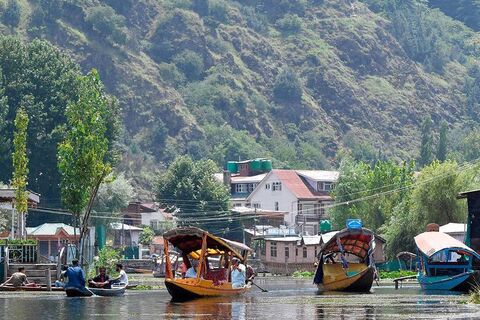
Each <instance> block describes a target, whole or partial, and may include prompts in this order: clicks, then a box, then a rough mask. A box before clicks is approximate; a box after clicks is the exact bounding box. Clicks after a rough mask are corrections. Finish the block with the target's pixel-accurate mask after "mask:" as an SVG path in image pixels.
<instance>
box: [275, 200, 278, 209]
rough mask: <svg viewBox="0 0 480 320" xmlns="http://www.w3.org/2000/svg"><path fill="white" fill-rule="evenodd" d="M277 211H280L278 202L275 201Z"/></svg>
mask: <svg viewBox="0 0 480 320" xmlns="http://www.w3.org/2000/svg"><path fill="white" fill-rule="evenodd" d="M275 211H278V202H277V201H275Z"/></svg>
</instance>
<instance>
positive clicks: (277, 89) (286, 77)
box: [273, 69, 303, 102]
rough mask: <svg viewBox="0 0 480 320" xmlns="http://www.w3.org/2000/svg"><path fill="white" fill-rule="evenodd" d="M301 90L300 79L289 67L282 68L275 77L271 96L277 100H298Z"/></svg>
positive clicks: (300, 96) (300, 97)
mask: <svg viewBox="0 0 480 320" xmlns="http://www.w3.org/2000/svg"><path fill="white" fill-rule="evenodd" d="M302 92H303V91H302V85H301V83H300V80H298V77H297V76H296V74H295V73H294V72H293V71H292V70H290V69H285V70H283V71H282V72H280V74H279V75H278V76H277V78H276V79H275V84H274V85H273V96H274V98H275V100H276V101H278V102H300V100H301V99H302Z"/></svg>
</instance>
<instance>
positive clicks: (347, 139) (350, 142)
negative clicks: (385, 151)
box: [343, 131, 383, 165]
mask: <svg viewBox="0 0 480 320" xmlns="http://www.w3.org/2000/svg"><path fill="white" fill-rule="evenodd" d="M343 143H344V145H345V147H346V148H348V150H349V151H350V154H351V156H352V157H353V159H354V160H357V161H363V162H366V163H369V164H371V165H373V164H374V163H375V162H376V161H377V160H383V159H379V154H378V152H377V151H376V150H375V148H373V146H372V145H371V144H370V143H368V142H367V141H363V140H362V139H360V138H359V137H358V135H357V134H355V133H354V132H352V131H350V132H347V134H345V136H344V137H343Z"/></svg>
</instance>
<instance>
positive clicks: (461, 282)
mask: <svg viewBox="0 0 480 320" xmlns="http://www.w3.org/2000/svg"><path fill="white" fill-rule="evenodd" d="M415 244H416V246H417V251H418V257H419V264H420V265H419V272H418V275H417V279H418V282H419V283H420V285H421V286H422V288H423V289H424V290H450V291H463V292H468V291H470V290H471V289H472V288H473V287H474V286H475V285H478V283H480V277H479V275H480V273H479V270H478V269H477V268H476V266H478V265H479V264H480V255H479V254H478V253H476V252H475V251H474V250H472V249H471V248H469V247H468V246H467V245H465V244H464V243H462V242H460V241H458V240H457V239H455V238H453V237H451V236H449V235H448V234H445V233H443V232H436V231H432V232H424V233H421V234H419V235H418V236H416V237H415Z"/></svg>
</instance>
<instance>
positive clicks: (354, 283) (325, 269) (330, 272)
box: [314, 226, 376, 292]
mask: <svg viewBox="0 0 480 320" xmlns="http://www.w3.org/2000/svg"><path fill="white" fill-rule="evenodd" d="M374 250H375V236H374V234H373V232H372V231H370V230H368V229H365V228H362V227H361V226H359V227H355V228H346V229H343V230H341V231H339V232H338V233H336V234H335V235H334V236H333V237H332V238H331V239H330V240H328V241H327V242H326V243H325V244H323V245H322V247H321V249H320V253H319V262H318V266H317V270H316V272H315V278H314V283H315V284H316V285H317V287H318V290H319V291H320V292H325V291H350V292H369V291H370V289H371V288H372V284H373V281H374V278H375V275H376V269H375V263H374V260H373V252H374Z"/></svg>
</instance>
